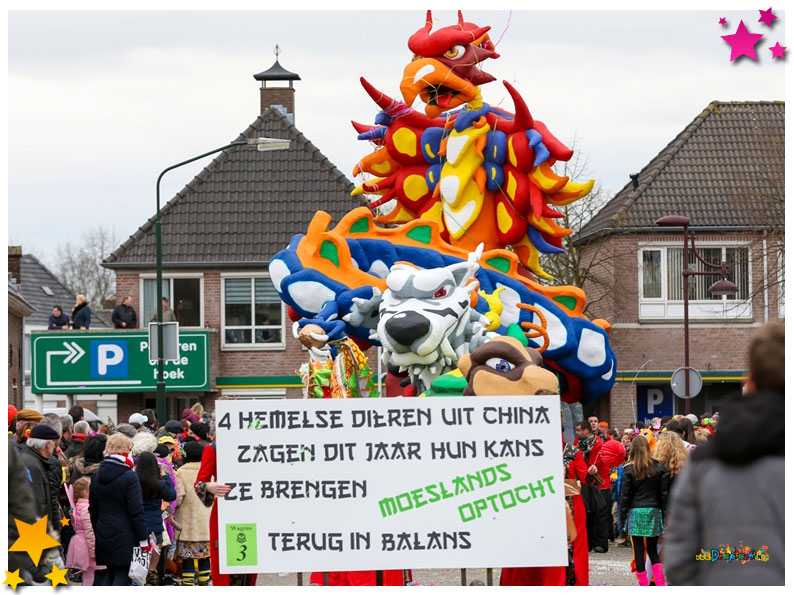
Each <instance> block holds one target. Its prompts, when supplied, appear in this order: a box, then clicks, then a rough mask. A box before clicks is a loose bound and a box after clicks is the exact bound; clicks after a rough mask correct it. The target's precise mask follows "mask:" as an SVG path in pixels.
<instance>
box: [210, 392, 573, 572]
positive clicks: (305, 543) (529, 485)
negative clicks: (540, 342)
mask: <svg viewBox="0 0 794 595" xmlns="http://www.w3.org/2000/svg"><path fill="white" fill-rule="evenodd" d="M216 408H217V410H216V420H217V454H218V481H221V482H223V483H226V484H229V485H230V486H232V491H231V492H230V493H229V495H228V496H227V497H226V498H225V499H224V500H221V501H220V502H219V508H218V524H219V527H218V528H219V531H218V532H219V539H220V565H221V572H223V573H242V572H245V573H249V572H251V573H252V572H302V571H330V570H378V569H400V568H449V567H458V568H466V567H499V566H565V565H566V564H567V548H566V533H565V510H564V502H563V477H562V470H563V465H562V443H561V430H560V405H559V397H557V396H531V397H529V396H521V397H452V398H449V397H447V398H441V397H437V398H395V399H309V400H304V399H301V400H261V401H257V400H239V401H217V402H216Z"/></svg>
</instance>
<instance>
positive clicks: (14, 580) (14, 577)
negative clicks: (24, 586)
mask: <svg viewBox="0 0 794 595" xmlns="http://www.w3.org/2000/svg"><path fill="white" fill-rule="evenodd" d="M24 582H25V581H23V580H22V579H21V578H19V570H18V569H17V570H15V571H14V572H8V571H7V570H6V580H4V581H3V584H4V585H8V586H9V587H11V588H12V589H14V591H16V590H17V585H19V584H20V583H24Z"/></svg>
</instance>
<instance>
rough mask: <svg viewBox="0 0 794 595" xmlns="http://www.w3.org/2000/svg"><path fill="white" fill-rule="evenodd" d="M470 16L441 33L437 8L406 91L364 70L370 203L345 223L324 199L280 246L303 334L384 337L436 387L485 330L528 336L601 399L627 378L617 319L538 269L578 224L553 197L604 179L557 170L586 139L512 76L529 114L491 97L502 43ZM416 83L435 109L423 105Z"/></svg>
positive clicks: (560, 198) (275, 263)
mask: <svg viewBox="0 0 794 595" xmlns="http://www.w3.org/2000/svg"><path fill="white" fill-rule="evenodd" d="M458 15H459V17H458V23H457V25H454V26H450V27H444V28H442V29H439V30H438V31H435V32H433V31H432V15H431V13H430V12H429V11H428V13H427V20H426V23H425V26H424V27H423V28H422V29H420V30H419V31H418V32H416V33H415V34H414V35H413V36H411V38H410V39H409V42H408V45H409V48H410V49H411V50H412V51H413V52H414V59H413V61H412V62H411V63H410V64H408V66H407V67H406V68H405V71H404V73H403V80H402V83H401V85H400V89H401V92H402V96H403V101H397V100H394V99H392V98H390V97H388V96H387V95H385V94H383V93H381V92H380V91H378V90H377V89H375V88H374V87H373V86H372V85H370V84H369V83H368V82H367V81H365V80H364V79H361V82H362V85H363V86H364V89H365V90H366V92H367V93H368V94H369V95H370V97H372V99H373V100H374V101H375V102H376V104H377V105H378V106H379V107H380V108H381V111H380V113H379V114H378V115H377V117H376V118H375V125H374V126H367V125H362V124H357V123H355V122H354V123H353V125H354V127H355V128H356V130H357V131H358V132H359V133H360V134H359V139H362V140H369V141H371V142H372V143H374V145H375V146H376V147H377V148H376V150H375V151H374V152H373V153H371V154H370V155H367V156H366V157H364V158H363V159H362V160H361V161H360V162H359V163H358V164H357V165H356V167H355V170H354V174H355V175H357V176H358V175H362V176H363V175H365V174H370V175H374V176H376V177H375V178H373V179H370V180H368V181H365V182H363V183H361V184H360V185H359V186H358V187H357V188H356V189H355V190H354V192H353V195H355V196H359V195H363V196H366V197H369V198H368V201H367V202H368V205H367V207H359V208H357V209H354V210H352V211H351V212H350V213H348V214H347V215H346V216H345V217H343V218H342V220H341V221H340V222H338V224H337V225H336V226H335V227H333V228H332V227H331V217H330V215H328V214H327V213H324V212H321V211H319V212H317V213H316V214H315V216H314V218H313V220H312V221H311V223H310V224H309V227H308V230H307V232H306V234H301V235H298V236H295V237H294V238H293V240H292V241H291V242H290V245H289V247H287V248H286V249H285V250H283V251H281V252H279V253H278V254H276V255H275V256H274V257H273V259H272V260H271V261H270V265H269V272H270V275H271V279H272V281H273V284H274V286H275V288H276V290H277V291H278V292H279V295H280V296H281V299H282V300H283V301H284V302H285V303H286V304H288V305H289V307H290V315H291V316H292V317H293V319H294V320H296V327H297V328H296V335H297V334H299V335H300V336H301V340H302V341H303V342H304V344H306V345H307V346H311V351H312V352H313V353H315V354H316V355H318V356H319V357H324V356H325V355H327V354H328V353H329V349H328V347H329V346H331V351H330V352H331V353H333V351H334V350H335V349H336V347H334V346H336V345H340V341H343V340H345V337H349V338H350V339H352V340H354V341H355V342H356V343H358V345H359V346H361V348H362V349H366V348H367V347H369V346H370V345H372V344H376V345H380V346H382V347H383V350H384V355H383V357H384V361H385V363H386V364H387V365H388V366H389V369H390V371H392V372H394V373H398V374H399V373H402V374H405V375H407V379H406V382H410V383H411V384H412V385H413V386H414V387H415V388H416V390H417V391H421V390H423V389H426V388H428V387H430V385H431V384H432V382H433V381H434V379H437V378H438V377H439V376H441V375H442V374H445V373H447V372H450V371H451V370H454V369H456V368H457V362H458V360H459V359H460V358H461V357H462V356H463V355H464V354H466V353H469V352H470V351H471V350H473V349H474V348H476V347H477V346H478V345H481V344H483V343H484V342H486V341H488V340H490V339H492V338H494V337H495V336H497V335H511V336H518V337H520V338H521V340H522V341H524V342H525V343H526V344H528V345H529V346H530V347H534V348H535V349H537V350H538V351H539V352H541V354H542V356H543V366H544V367H546V368H547V369H550V370H552V371H554V372H556V373H557V374H558V376H559V378H560V392H561V396H562V398H563V399H564V400H566V401H568V402H575V401H579V400H581V401H582V402H585V403H586V402H589V401H592V400H594V399H596V398H597V397H598V396H600V395H602V394H604V393H605V392H607V391H608V390H609V389H610V387H611V386H612V384H613V382H614V376H615V371H616V365H615V356H614V353H613V352H612V350H611V348H610V347H609V340H608V335H607V331H608V330H609V323H607V322H606V321H603V320H593V321H590V320H588V319H587V318H586V317H585V316H584V314H583V313H582V311H583V308H584V305H585V296H584V292H583V291H582V290H581V289H579V288H576V287H570V286H557V287H555V286H551V285H542V284H540V283H539V282H537V281H536V280H535V279H534V278H533V274H534V275H535V276H537V277H541V278H545V279H549V278H550V276H549V275H548V274H546V273H545V272H544V271H543V270H542V268H541V265H540V259H539V256H540V254H541V253H556V252H562V238H563V237H564V236H566V235H567V234H569V233H570V230H568V229H564V228H563V227H560V226H559V225H558V224H557V223H556V222H555V220H556V219H559V218H560V217H562V215H561V214H560V213H558V212H556V211H555V210H554V209H553V207H554V206H555V205H563V204H567V203H570V202H572V201H574V200H577V199H579V198H581V197H583V196H585V195H586V194H587V193H588V192H589V191H590V189H591V188H592V185H593V182H592V180H591V181H589V182H587V183H574V182H572V181H570V180H568V178H566V177H561V176H558V175H557V174H555V173H554V172H553V171H552V169H551V167H552V165H553V164H554V163H555V162H556V161H565V160H568V159H570V158H571V156H572V151H571V150H570V149H568V148H567V147H565V146H564V145H563V144H562V143H561V142H560V141H559V140H557V139H556V138H554V136H552V135H551V133H550V132H549V131H548V129H547V128H546V126H544V125H543V124H542V123H541V122H540V121H538V120H534V119H533V118H532V116H531V115H530V113H529V110H528V108H527V106H526V104H525V103H524V101H523V99H522V98H521V97H520V95H519V94H518V92H517V91H516V90H515V89H514V88H513V87H512V86H511V85H509V84H508V83H506V82H505V83H504V84H505V87H506V88H507V91H508V93H509V94H510V96H511V97H512V99H513V101H514V103H515V106H516V113H515V114H511V113H509V112H507V111H505V110H502V109H500V108H495V107H491V106H489V105H488V104H487V103H484V102H483V100H482V96H481V93H480V88H479V86H480V85H482V84H485V83H488V82H490V81H493V80H495V79H494V77H493V76H491V75H490V74H487V73H486V72H484V71H483V70H482V69H481V63H482V62H483V61H484V60H485V59H488V58H491V59H493V58H497V57H498V54H497V53H496V52H495V48H494V45H493V43H492V42H491V40H490V38H489V36H488V33H487V32H488V30H489V27H478V26H477V25H474V24H473V23H467V22H464V20H463V17H462V16H461V14H460V13H458ZM417 96H418V97H419V98H420V99H421V100H422V102H424V104H425V109H424V113H421V112H419V111H416V110H414V109H413V108H411V107H410V106H411V105H412V104H413V103H414V101H415V99H416V97H417ZM386 205H388V206H391V207H392V208H391V210H389V211H388V212H384V211H385V208H384V207H385V206H386ZM527 269H528V270H527ZM298 331H299V333H298ZM308 335H310V337H309V336H308ZM354 384H355V383H351V386H352V385H354ZM362 386H363V385H362Z"/></svg>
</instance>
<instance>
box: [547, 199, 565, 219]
mask: <svg viewBox="0 0 794 595" xmlns="http://www.w3.org/2000/svg"><path fill="white" fill-rule="evenodd" d="M541 215H543V216H544V217H549V218H551V219H558V218H560V217H565V215H563V214H562V213H560V212H559V211H555V210H554V209H552V208H551V207H550V206H549V205H547V204H546V203H543V211H542V212H541Z"/></svg>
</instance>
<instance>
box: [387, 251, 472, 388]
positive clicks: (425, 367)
mask: <svg viewBox="0 0 794 595" xmlns="http://www.w3.org/2000/svg"><path fill="white" fill-rule="evenodd" d="M481 254H482V246H480V247H478V249H477V250H476V251H475V252H472V253H471V254H469V258H468V260H467V261H466V262H460V263H456V264H452V265H449V266H446V267H443V268H437V269H416V268H414V267H411V266H408V265H401V264H397V265H394V266H393V267H392V268H391V270H390V271H389V274H388V276H387V277H386V286H387V289H386V291H385V292H384V293H383V295H382V296H380V303H379V320H378V326H377V329H376V331H375V332H376V334H377V337H378V339H379V340H380V342H381V345H383V349H384V354H385V357H384V359H386V360H387V362H388V363H390V364H392V365H394V366H398V367H399V368H400V370H401V371H403V370H406V369H407V370H408V372H409V375H410V377H411V381H412V382H416V380H417V379H421V380H422V382H423V383H424V384H425V386H429V385H430V382H432V380H433V379H435V378H436V377H438V376H440V375H441V374H444V373H445V372H448V371H449V370H452V369H454V368H455V366H456V365H457V361H458V357H460V356H461V355H463V353H464V351H465V350H466V349H467V344H468V343H469V342H470V340H471V339H472V336H473V335H477V334H482V333H483V330H482V328H483V322H482V318H483V317H482V316H481V315H480V314H479V313H477V312H475V311H474V310H472V308H471V292H472V291H474V290H475V289H476V287H477V282H476V280H474V275H475V273H476V272H477V270H478V269H479V265H478V264H477V261H478V260H479V259H480V256H481Z"/></svg>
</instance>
